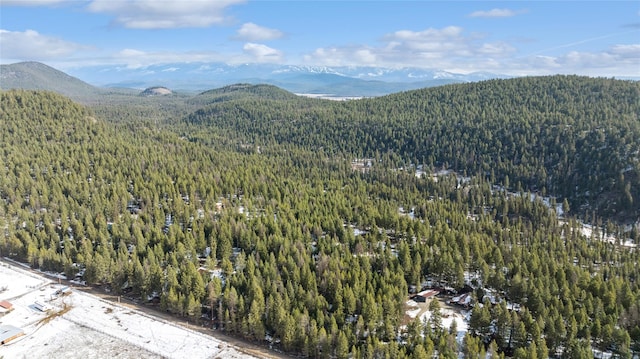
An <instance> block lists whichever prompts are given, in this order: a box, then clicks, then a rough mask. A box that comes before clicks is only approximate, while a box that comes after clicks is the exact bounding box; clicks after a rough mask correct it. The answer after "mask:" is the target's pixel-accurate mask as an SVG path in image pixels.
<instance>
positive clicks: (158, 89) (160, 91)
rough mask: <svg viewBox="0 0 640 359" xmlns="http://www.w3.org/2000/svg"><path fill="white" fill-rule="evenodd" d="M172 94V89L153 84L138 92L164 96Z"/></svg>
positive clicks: (145, 94)
mask: <svg viewBox="0 0 640 359" xmlns="http://www.w3.org/2000/svg"><path fill="white" fill-rule="evenodd" d="M171 94H173V91H171V90H170V89H168V88H166V87H163V86H153V87H149V88H147V89H145V90H144V91H142V92H140V96H166V95H171Z"/></svg>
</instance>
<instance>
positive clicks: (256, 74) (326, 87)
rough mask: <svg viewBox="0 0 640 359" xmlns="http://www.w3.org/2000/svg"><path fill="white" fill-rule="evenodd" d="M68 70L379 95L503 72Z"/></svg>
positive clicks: (142, 84) (110, 82)
mask: <svg viewBox="0 0 640 359" xmlns="http://www.w3.org/2000/svg"><path fill="white" fill-rule="evenodd" d="M67 72H68V73H69V74H71V75H73V76H75V77H78V78H80V79H82V80H84V81H86V82H88V83H91V84H93V85H96V86H103V87H129V88H137V89H144V88H148V87H151V86H159V85H162V86H167V87H169V88H173V89H181V90H189V91H201V90H207V89H211V88H217V87H221V86H225V85H228V84H232V83H240V82H242V83H266V84H272V85H276V86H279V87H282V88H284V89H286V90H288V91H291V92H296V93H323V94H332V95H336V96H379V95H384V94H388V93H392V92H399V91H406V90H411V89H417V88H423V87H430V86H438V85H444V84H449V83H460V82H473V81H480V80H486V79H490V78H506V77H508V76H502V75H498V74H491V73H471V74H457V73H452V72H447V71H442V70H437V69H422V68H397V69H394V68H381V67H372V66H362V67H361V66H344V67H327V66H295V65H274V64H240V65H228V64H223V63H175V64H164V65H153V66H146V67H140V68H127V67H110V66H100V67H83V68H77V69H69V70H67Z"/></svg>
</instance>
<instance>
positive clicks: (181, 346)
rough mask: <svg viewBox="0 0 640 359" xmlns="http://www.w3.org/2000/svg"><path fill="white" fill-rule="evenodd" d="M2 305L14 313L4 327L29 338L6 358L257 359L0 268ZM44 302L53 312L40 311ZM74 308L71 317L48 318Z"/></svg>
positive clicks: (2, 350) (10, 347)
mask: <svg viewBox="0 0 640 359" xmlns="http://www.w3.org/2000/svg"><path fill="white" fill-rule="evenodd" d="M5 287H6V289H5V290H4V291H3V292H1V293H0V300H9V301H10V302H11V303H12V304H13V306H14V310H13V311H11V312H9V313H8V314H6V315H5V316H3V317H0V325H12V326H15V327H18V328H21V329H22V330H23V331H24V333H25V335H24V336H22V337H19V338H17V339H15V340H13V341H11V342H9V343H7V344H5V345H3V346H1V347H0V354H1V355H2V356H4V357H5V358H158V357H163V358H189V359H197V358H232V359H249V358H254V357H253V356H250V355H248V354H244V353H242V352H240V351H239V350H237V349H236V348H235V347H232V346H230V345H228V344H226V343H224V342H222V341H220V340H217V339H215V338H213V337H211V336H207V335H204V334H201V333H199V332H196V331H192V330H188V329H186V328H183V327H180V326H177V325H175V324H173V323H170V322H168V321H165V320H162V319H159V318H156V317H152V316H150V315H147V314H144V313H142V312H140V311H136V310H132V309H130V308H128V307H125V306H121V305H118V304H117V303H112V302H109V301H106V300H103V299H101V298H98V297H96V296H93V295H90V294H87V293H85V292H82V291H78V290H72V291H71V293H70V294H68V295H64V296H62V295H56V294H55V293H56V291H57V290H59V289H60V288H62V287H64V285H60V284H57V283H56V282H52V281H51V280H49V279H46V278H44V277H38V276H36V275H34V274H32V273H30V272H27V271H24V270H22V269H20V268H18V267H16V266H13V265H7V264H5V263H0V288H5ZM36 302H41V303H45V304H48V305H50V306H52V307H53V309H52V311H50V312H49V313H44V312H41V311H40V310H38V309H37V308H36V307H35V306H34V304H35V303H36ZM65 306H66V307H67V308H70V309H69V310H68V311H67V312H66V313H64V314H62V315H60V316H57V317H55V316H54V317H51V318H50V319H49V320H48V321H47V320H46V318H47V317H48V316H49V315H50V314H51V313H55V312H58V311H60V310H62V309H63V308H65Z"/></svg>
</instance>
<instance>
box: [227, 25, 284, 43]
mask: <svg viewBox="0 0 640 359" xmlns="http://www.w3.org/2000/svg"><path fill="white" fill-rule="evenodd" d="M282 36H283V33H282V31H280V30H276V29H269V28H267V27H263V26H259V25H256V24H254V23H252V22H248V23H246V24H243V25H242V27H240V29H239V30H238V34H237V35H236V38H237V39H239V40H244V41H265V40H275V39H279V38H281V37H282Z"/></svg>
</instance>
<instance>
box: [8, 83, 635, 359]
mask: <svg viewBox="0 0 640 359" xmlns="http://www.w3.org/2000/svg"><path fill="white" fill-rule="evenodd" d="M232 90H233V89H231V88H230V89H227V90H224V91H218V92H212V93H209V94H203V95H202V97H201V98H200V99H197V100H194V101H195V102H191V103H189V102H188V101H189V100H187V99H185V101H184V102H183V103H182V104H181V105H179V106H176V107H171V108H169V107H168V106H167V103H179V102H180V101H181V99H180V98H176V97H172V98H169V99H168V100H166V101H171V102H162V101H164V100H160V99H153V100H150V99H144V100H143V101H146V102H144V105H140V104H141V103H136V102H131V103H129V102H125V101H122V102H118V106H112V107H109V105H108V103H102V104H100V105H96V106H95V107H93V109H91V108H85V107H83V106H80V105H78V104H75V103H73V102H72V101H70V100H68V99H67V98H64V97H62V96H60V95H56V94H53V93H49V92H32V91H7V92H2V93H0V96H1V98H0V100H1V104H2V106H1V108H0V142H1V143H2V144H3V146H2V156H1V157H0V158H1V161H2V163H1V165H0V226H1V227H2V228H3V231H4V233H3V234H2V235H0V254H1V255H2V256H8V257H11V258H14V259H17V260H20V261H23V262H26V263H29V264H30V265H32V266H33V267H35V268H40V269H43V270H48V271H56V272H63V273H65V274H66V276H67V277H68V278H74V277H77V278H78V279H80V280H84V281H86V282H87V284H89V285H96V286H101V287H105V288H109V289H110V290H111V291H112V292H114V293H117V294H123V295H127V296H129V297H132V298H136V299H137V300H140V301H142V302H145V303H149V305H157V306H159V307H160V308H161V309H162V310H168V311H170V312H172V313H175V314H176V315H178V316H183V317H188V318H191V319H193V320H195V319H197V318H200V317H201V315H203V314H204V315H205V316H206V317H207V318H209V319H211V322H207V323H208V324H211V325H214V326H216V327H217V328H218V330H223V331H225V332H227V333H229V334H232V335H235V336H238V337H242V338H246V339H248V340H252V341H256V342H261V343H266V342H268V343H269V344H270V345H272V346H274V347H275V348H277V349H280V350H284V351H286V352H291V353H295V354H296V355H300V356H303V357H320V358H329V357H337V358H348V357H352V358H383V357H386V358H404V357H406V358H425V357H431V356H433V355H434V354H437V355H438V356H439V357H443V358H458V353H459V352H460V353H464V355H465V357H468V358H471V357H473V358H477V357H482V354H481V353H489V354H491V355H492V357H496V358H497V357H500V356H505V355H506V356H513V357H517V358H546V357H549V356H551V357H571V358H591V357H593V353H592V351H591V348H595V349H598V350H603V351H608V352H611V353H613V354H614V355H619V356H621V357H630V356H631V353H632V352H635V353H637V352H639V351H640V287H639V284H638V278H640V277H639V275H640V272H639V271H640V268H639V267H638V266H637V263H638V261H639V259H640V258H638V255H639V252H638V251H637V245H636V243H634V242H633V241H630V242H629V241H627V240H628V239H635V240H638V238H637V233H635V232H633V231H632V232H625V228H624V227H622V226H619V225H618V223H620V222H616V221H617V220H628V219H630V218H633V217H634V216H636V217H637V215H638V208H639V207H638V202H639V201H640V198H639V196H638V193H639V190H638V188H639V187H638V186H639V184H638V173H640V172H639V167H638V152H637V151H638V138H640V132H639V123H638V117H637V115H638V113H640V111H639V106H640V104H639V103H638V99H639V98H640V96H639V92H638V91H639V87H638V84H637V83H634V82H622V81H615V80H605V79H587V78H578V77H550V78H530V79H517V80H508V81H488V82H483V83H477V84H468V85H464V86H446V87H442V88H435V89H428V90H420V91H416V92H408V93H402V94H397V95H392V96H388V97H384V98H379V99H368V100H358V101H349V102H327V101H321V100H313V99H305V98H289V96H286V95H284V94H280V95H278V94H276V96H272V97H268V96H267V97H266V98H265V96H263V95H264V92H261V91H263V90H266V91H267V92H269V91H271V90H273V89H272V88H262V89H260V91H257V92H254V95H257V96H253V95H252V96H247V97H245V96H237V95H230V94H229V93H228V91H232ZM235 90H242V91H245V90H246V88H245V89H244V90H243V89H238V88H236V89H235ZM225 91H227V93H226V94H225V93H224V92H225ZM220 96H223V97H224V98H223V99H222V100H219V99H220ZM226 96H230V97H226ZM106 100H108V99H106ZM106 100H105V101H106ZM210 100H212V102H209V101H210ZM118 101H120V100H118ZM131 101H133V100H131ZM141 101H142V100H141ZM131 105H133V106H131ZM163 106H167V107H163ZM163 108H166V110H163ZM132 109H133V110H132ZM181 111H189V113H186V112H181ZM163 113H164V116H165V117H159V116H162V115H163ZM354 158H370V162H371V166H369V165H368V164H365V165H363V166H355V167H354V166H353V163H352V162H353V160H354ZM411 163H413V164H414V165H418V164H424V165H425V166H424V167H422V168H423V169H424V170H426V171H427V172H426V175H424V176H416V172H415V170H416V168H415V167H411V166H410V164H411ZM432 166H433V167H434V168H435V167H438V168H440V167H442V166H446V167H447V168H451V169H454V170H456V171H458V172H459V173H460V174H462V173H464V172H466V176H467V177H464V176H462V177H456V175H455V173H448V174H446V173H445V174H443V175H440V176H438V177H432V176H431V173H430V172H429V171H430V170H431V167H432ZM354 168H355V169H356V170H354ZM496 184H502V186H495V185H496ZM504 188H510V189H511V190H510V191H507V190H504ZM530 189H536V190H539V191H540V192H545V191H546V193H547V194H554V193H557V194H558V195H560V196H566V197H567V198H568V199H569V201H568V202H569V203H566V204H565V206H564V207H565V209H566V208H567V207H573V210H572V211H571V213H575V214H577V215H581V216H582V215H585V213H586V214H589V215H590V216H592V217H593V218H596V219H599V220H607V219H610V220H609V221H606V224H607V225H603V226H602V227H594V228H593V232H592V234H591V235H584V234H583V226H582V224H581V223H579V222H578V221H577V219H576V217H573V216H570V215H565V216H563V217H562V218H559V216H558V213H557V212H556V210H555V208H556V206H555V204H554V203H553V200H551V201H552V203H551V204H549V203H545V202H544V201H543V200H542V198H541V197H536V196H532V195H531V192H530ZM603 196H604V197H603ZM614 201H627V202H624V203H623V202H616V203H613V202H614ZM587 206H588V207H587ZM614 210H615V212H614ZM589 219H590V218H589ZM608 238H614V240H608ZM425 286H429V287H436V288H452V289H453V290H465V289H466V290H469V291H470V293H471V295H472V297H473V300H474V303H476V305H475V306H474V307H473V309H471V310H470V318H469V322H468V325H469V330H468V332H467V334H466V336H465V338H464V340H463V341H461V342H460V341H457V340H456V328H447V327H444V326H443V325H442V318H441V317H439V316H438V315H437V313H439V310H440V309H439V308H437V305H434V308H432V312H433V313H435V315H432V316H431V318H430V319H429V320H428V321H425V322H421V321H419V320H410V319H409V318H408V317H407V315H406V314H405V313H406V310H407V308H406V302H407V300H408V298H409V295H410V293H409V292H410V290H411V289H412V288H418V289H420V288H422V287H425ZM488 293H491V297H489V296H485V294H488ZM489 298H491V299H489ZM154 303H155V304H154ZM434 303H438V302H437V301H434ZM480 304H482V305H480ZM513 304H516V305H515V306H514V305H513Z"/></svg>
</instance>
